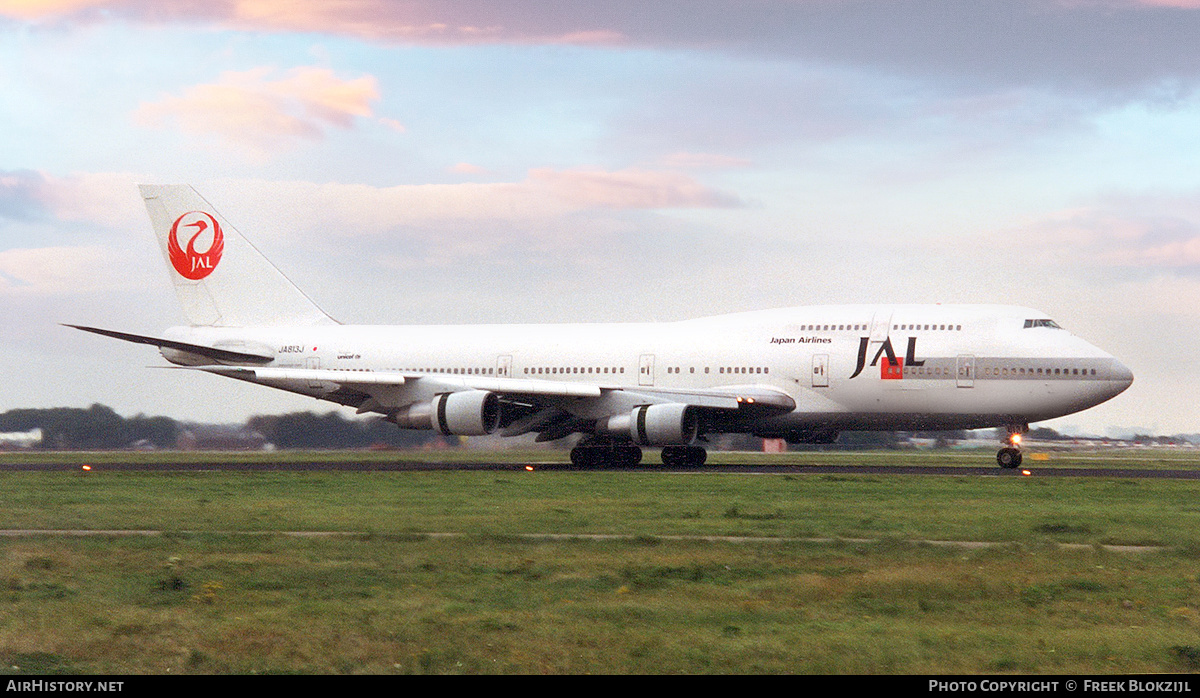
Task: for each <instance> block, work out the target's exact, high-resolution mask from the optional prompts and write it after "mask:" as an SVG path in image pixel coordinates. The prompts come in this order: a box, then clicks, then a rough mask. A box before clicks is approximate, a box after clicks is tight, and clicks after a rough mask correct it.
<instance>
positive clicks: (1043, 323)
mask: <svg viewBox="0 0 1200 698" xmlns="http://www.w3.org/2000/svg"><path fill="white" fill-rule="evenodd" d="M1030 327H1049V328H1051V329H1055V330H1061V329H1062V327H1060V326H1059V324H1058V323H1057V322H1055V321H1053V320H1026V321H1025V329H1029V328H1030Z"/></svg>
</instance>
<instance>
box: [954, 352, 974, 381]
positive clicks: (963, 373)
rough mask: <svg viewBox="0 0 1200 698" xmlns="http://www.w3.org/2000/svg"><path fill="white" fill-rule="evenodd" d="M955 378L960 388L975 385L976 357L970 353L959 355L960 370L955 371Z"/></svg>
mask: <svg viewBox="0 0 1200 698" xmlns="http://www.w3.org/2000/svg"><path fill="white" fill-rule="evenodd" d="M955 378H956V380H957V382H958V387H960V388H974V387H975V357H974V356H971V355H970V354H961V355H959V357H958V370H957V371H956V372H955Z"/></svg>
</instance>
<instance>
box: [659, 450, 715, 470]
mask: <svg viewBox="0 0 1200 698" xmlns="http://www.w3.org/2000/svg"><path fill="white" fill-rule="evenodd" d="M707 459H708V451H705V450H704V449H703V448H701V447H700V446H663V450H662V462H663V465H665V466H667V467H668V468H695V467H697V466H701V465H704V461H705V460H707Z"/></svg>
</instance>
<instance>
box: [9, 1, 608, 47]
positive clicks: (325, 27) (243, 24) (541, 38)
mask: <svg viewBox="0 0 1200 698" xmlns="http://www.w3.org/2000/svg"><path fill="white" fill-rule="evenodd" d="M0 16H8V17H14V18H17V19H23V20H27V21H61V20H72V19H82V20H96V19H106V18H112V17H117V18H126V19H133V20H141V21H150V22H163V21H180V22H211V23H214V24H217V25H219V26H225V27H231V28H234V29H245V30H250V31H264V30H265V31H290V32H322V33H334V34H342V35H346V36H356V37H359V38H363V39H371V40H379V41H394V42H406V43H425V44H464V43H465V44H481V43H500V42H511V43H559V44H583V45H595V44H616V43H622V42H624V40H625V36H624V34H623V33H621V32H620V31H616V30H614V29H612V28H610V27H603V26H600V27H597V26H587V25H586V24H581V21H580V20H577V19H575V18H573V17H570V16H568V17H565V18H564V17H563V16H562V12H559V11H557V10H556V8H554V7H553V6H550V7H547V8H546V11H544V12H539V13H533V14H531V15H530V16H525V17H522V16H518V15H517V14H516V13H513V12H511V11H509V10H506V9H505V8H504V7H503V5H502V4H496V5H493V4H489V3H478V2H470V1H467V2H461V1H460V2H449V3H434V2H428V1H424V2H422V1H417V2H395V1H394V0H337V1H333V0H209V1H201V0H196V1H189V0H184V1H182V2H169V3H166V2H160V1H158V0H0Z"/></svg>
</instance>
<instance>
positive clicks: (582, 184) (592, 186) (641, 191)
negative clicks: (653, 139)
mask: <svg viewBox="0 0 1200 698" xmlns="http://www.w3.org/2000/svg"><path fill="white" fill-rule="evenodd" d="M529 178H530V180H531V181H532V182H533V183H535V184H538V185H540V186H542V187H545V188H546V189H547V190H548V191H549V192H550V193H551V194H552V195H554V196H556V197H558V198H560V199H563V200H565V201H567V202H570V203H571V204H573V205H576V206H581V207H585V208H698V207H699V208H708V207H729V206H739V205H741V203H742V202H741V200H740V199H738V198H737V197H736V196H734V195H732V194H727V193H725V192H721V191H718V190H716V189H712V188H710V187H706V186H704V185H702V184H700V183H699V182H697V181H696V180H695V179H692V178H691V177H688V176H687V175H684V174H680V173H678V172H670V171H662V170H642V169H636V168H630V169H625V170H620V171H617V172H608V171H604V170H585V169H579V170H551V169H535V170H531V171H530V173H529Z"/></svg>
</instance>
